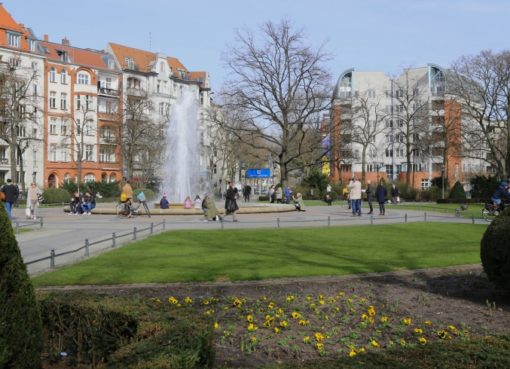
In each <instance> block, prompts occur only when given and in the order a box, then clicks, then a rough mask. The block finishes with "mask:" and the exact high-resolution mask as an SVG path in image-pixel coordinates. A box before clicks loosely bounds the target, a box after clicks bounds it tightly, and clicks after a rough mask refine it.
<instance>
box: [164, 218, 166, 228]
mask: <svg viewBox="0 0 510 369" xmlns="http://www.w3.org/2000/svg"><path fill="white" fill-rule="evenodd" d="M165 229H166V219H163V230H165Z"/></svg>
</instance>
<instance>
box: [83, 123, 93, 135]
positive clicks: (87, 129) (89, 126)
mask: <svg viewBox="0 0 510 369" xmlns="http://www.w3.org/2000/svg"><path fill="white" fill-rule="evenodd" d="M83 132H84V133H85V134H86V135H87V136H94V129H93V128H92V121H91V120H90V121H86V122H85V123H84V124H83Z"/></svg>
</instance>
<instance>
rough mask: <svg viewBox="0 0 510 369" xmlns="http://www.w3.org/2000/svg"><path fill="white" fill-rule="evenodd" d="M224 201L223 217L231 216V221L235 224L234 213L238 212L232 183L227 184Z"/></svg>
mask: <svg viewBox="0 0 510 369" xmlns="http://www.w3.org/2000/svg"><path fill="white" fill-rule="evenodd" d="M225 197H226V200H225V215H232V218H233V221H234V222H237V218H236V211H237V210H239V207H238V206H237V198H238V193H237V188H236V187H234V182H228V189H227V193H226V196H225Z"/></svg>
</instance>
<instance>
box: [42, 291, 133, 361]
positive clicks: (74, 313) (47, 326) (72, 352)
mask: <svg viewBox="0 0 510 369" xmlns="http://www.w3.org/2000/svg"><path fill="white" fill-rule="evenodd" d="M40 305H41V318H42V321H43V328H44V337H45V340H44V344H45V352H46V353H47V354H48V355H49V356H50V358H52V359H53V360H57V359H59V358H60V353H61V352H66V353H68V360H70V361H71V362H73V363H87V364H92V366H93V367H94V366H95V365H96V364H97V363H99V362H102V361H104V360H107V359H108V357H109V355H110V354H111V353H112V352H114V351H115V350H117V349H118V348H119V347H120V346H121V344H124V343H127V342H129V340H130V339H132V338H133V337H134V336H135V334H136V331H137V327H138V322H137V321H136V320H135V319H134V318H132V317H130V316H129V315H126V314H123V313H120V312H116V311H111V310H108V309H106V308H104V307H102V306H101V305H97V304H93V303H91V304H90V305H86V304H84V303H83V302H81V303H78V302H73V301H72V300H70V301H65V300H62V299H58V298H55V297H52V296H49V297H46V298H45V299H43V300H41V301H40Z"/></svg>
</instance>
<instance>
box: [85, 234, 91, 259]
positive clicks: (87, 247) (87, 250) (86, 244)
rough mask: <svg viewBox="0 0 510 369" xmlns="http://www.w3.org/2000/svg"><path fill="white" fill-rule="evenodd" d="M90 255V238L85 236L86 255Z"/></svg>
mask: <svg viewBox="0 0 510 369" xmlns="http://www.w3.org/2000/svg"><path fill="white" fill-rule="evenodd" d="M89 255H90V252H89V239H88V238H85V256H87V257H88V256H89Z"/></svg>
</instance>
